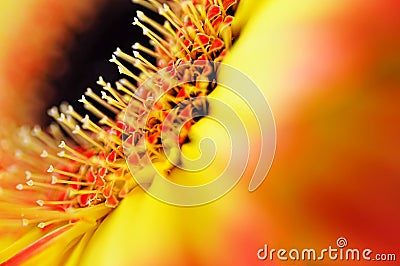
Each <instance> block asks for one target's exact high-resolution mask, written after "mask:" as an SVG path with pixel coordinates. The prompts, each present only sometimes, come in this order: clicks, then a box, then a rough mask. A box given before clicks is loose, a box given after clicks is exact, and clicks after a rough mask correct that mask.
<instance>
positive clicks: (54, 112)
mask: <svg viewBox="0 0 400 266" xmlns="http://www.w3.org/2000/svg"><path fill="white" fill-rule="evenodd" d="M57 113H58V109H57V107H55V106H53V107H51V108H50V109H49V110H47V114H48V115H49V116H51V117H54V116H56V115H57Z"/></svg>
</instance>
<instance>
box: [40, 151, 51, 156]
mask: <svg viewBox="0 0 400 266" xmlns="http://www.w3.org/2000/svg"><path fill="white" fill-rule="evenodd" d="M47 156H49V153H48V152H47V151H46V150H43V151H42V153H41V154H40V157H42V158H46V157H47Z"/></svg>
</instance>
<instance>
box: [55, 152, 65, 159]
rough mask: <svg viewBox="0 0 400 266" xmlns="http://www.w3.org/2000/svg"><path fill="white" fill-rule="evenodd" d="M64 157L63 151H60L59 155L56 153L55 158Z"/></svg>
mask: <svg viewBox="0 0 400 266" xmlns="http://www.w3.org/2000/svg"><path fill="white" fill-rule="evenodd" d="M64 155H65V151H60V152H59V153H57V156H58V157H61V158H62V157H64Z"/></svg>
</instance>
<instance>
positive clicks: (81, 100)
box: [78, 95, 86, 103]
mask: <svg viewBox="0 0 400 266" xmlns="http://www.w3.org/2000/svg"><path fill="white" fill-rule="evenodd" d="M85 101H86V98H85V95H82V97H81V98H80V99H79V100H78V102H80V103H83V102H85Z"/></svg>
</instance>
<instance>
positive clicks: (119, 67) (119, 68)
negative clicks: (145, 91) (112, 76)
mask: <svg viewBox="0 0 400 266" xmlns="http://www.w3.org/2000/svg"><path fill="white" fill-rule="evenodd" d="M118 71H119V73H120V74H123V73H124V69H123V67H121V66H118Z"/></svg>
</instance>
